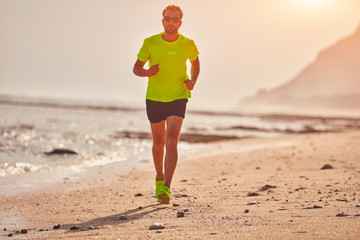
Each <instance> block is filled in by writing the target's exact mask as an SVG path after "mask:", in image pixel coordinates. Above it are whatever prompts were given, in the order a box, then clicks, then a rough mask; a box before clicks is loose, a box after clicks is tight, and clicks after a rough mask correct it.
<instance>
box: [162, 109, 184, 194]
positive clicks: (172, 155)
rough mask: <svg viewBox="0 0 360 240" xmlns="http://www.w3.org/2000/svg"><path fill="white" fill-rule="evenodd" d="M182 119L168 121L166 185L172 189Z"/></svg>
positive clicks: (170, 118)
mask: <svg viewBox="0 0 360 240" xmlns="http://www.w3.org/2000/svg"><path fill="white" fill-rule="evenodd" d="M183 120H184V119H183V118H182V117H178V116H169V117H168V118H167V119H166V122H167V126H166V138H165V141H166V142H165V143H166V153H165V183H164V185H165V186H167V187H168V188H170V184H171V180H172V177H173V174H174V171H175V168H176V164H177V160H178V151H177V144H178V142H179V136H180V130H181V125H182V122H183Z"/></svg>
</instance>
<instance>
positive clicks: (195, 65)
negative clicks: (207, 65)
mask: <svg viewBox="0 0 360 240" xmlns="http://www.w3.org/2000/svg"><path fill="white" fill-rule="evenodd" d="M199 73H200V61H199V57H197V58H196V59H195V60H194V61H191V80H190V79H187V80H185V81H184V83H185V84H186V87H187V88H188V89H189V90H193V89H194V86H195V83H196V81H197V79H198V77H199Z"/></svg>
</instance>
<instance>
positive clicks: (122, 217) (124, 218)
mask: <svg viewBox="0 0 360 240" xmlns="http://www.w3.org/2000/svg"><path fill="white" fill-rule="evenodd" d="M118 220H127V217H126V216H125V215H121V216H120V217H119V219H118Z"/></svg>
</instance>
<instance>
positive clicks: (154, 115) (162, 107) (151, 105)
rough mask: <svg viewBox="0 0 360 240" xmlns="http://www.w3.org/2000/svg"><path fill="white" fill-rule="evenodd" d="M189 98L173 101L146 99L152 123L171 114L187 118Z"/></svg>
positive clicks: (147, 111)
mask: <svg viewBox="0 0 360 240" xmlns="http://www.w3.org/2000/svg"><path fill="white" fill-rule="evenodd" d="M187 102H188V99H187V98H185V99H178V100H175V101H172V102H156V101H151V100H149V99H146V113H147V116H148V119H149V121H150V122H151V123H158V122H161V121H163V120H166V118H167V117H169V116H178V117H182V118H185V111H186V103H187Z"/></svg>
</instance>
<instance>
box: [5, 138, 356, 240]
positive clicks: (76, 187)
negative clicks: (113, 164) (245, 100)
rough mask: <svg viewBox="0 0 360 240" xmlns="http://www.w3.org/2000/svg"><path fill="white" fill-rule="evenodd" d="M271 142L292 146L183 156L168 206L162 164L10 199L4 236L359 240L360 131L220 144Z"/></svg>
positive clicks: (234, 144)
mask: <svg viewBox="0 0 360 240" xmlns="http://www.w3.org/2000/svg"><path fill="white" fill-rule="evenodd" d="M268 143H271V144H273V143H286V145H281V144H278V145H277V147H271V148H270V147H269V148H268V147H264V148H263V149H255V150H249V151H243V152H234V153H227V154H213V155H211V156H208V157H201V158H197V159H190V160H181V159H180V160H179V162H178V167H177V170H176V172H175V175H174V179H173V183H172V200H171V203H170V204H169V205H159V204H157V202H156V199H155V194H154V185H155V184H154V177H155V176H154V171H153V169H149V170H147V171H143V170H141V171H140V170H133V171H129V172H126V173H124V172H121V173H113V174H103V173H101V172H99V174H98V176H97V177H96V178H93V179H91V180H88V181H81V182H72V181H64V183H62V184H59V185H58V186H56V187H52V188H50V189H43V190H41V191H36V192H32V193H26V194H23V195H19V196H9V197H3V198H1V200H0V209H1V211H0V212H1V215H0V225H1V229H0V230H1V234H0V238H5V239H11V237H7V235H9V234H10V235H11V234H12V235H13V239H359V238H360V228H359V226H360V180H359V179H360V147H359V146H360V131H352V132H342V133H340V132H339V133H316V134H315V133H312V134H294V135H288V136H281V137H276V138H271V139H242V140H231V141H226V142H223V143H221V144H230V145H233V146H238V147H243V146H252V145H254V146H255V145H264V146H266V144H268ZM221 144H220V145H221ZM217 146H219V145H217ZM249 149H251V148H249ZM326 164H328V168H330V169H321V168H323V167H324V165H326ZM178 214H179V215H182V214H183V215H184V216H183V217H178ZM154 223H163V225H164V227H165V228H164V229H161V230H149V227H150V226H151V225H152V224H154ZM58 225H60V226H59V229H53V228H54V226H58ZM74 227H75V228H74ZM4 228H6V230H4ZM70 229H75V230H70ZM21 230H27V233H23V234H21V233H20V232H21ZM16 231H18V232H19V233H16ZM24 232H25V231H24Z"/></svg>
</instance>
